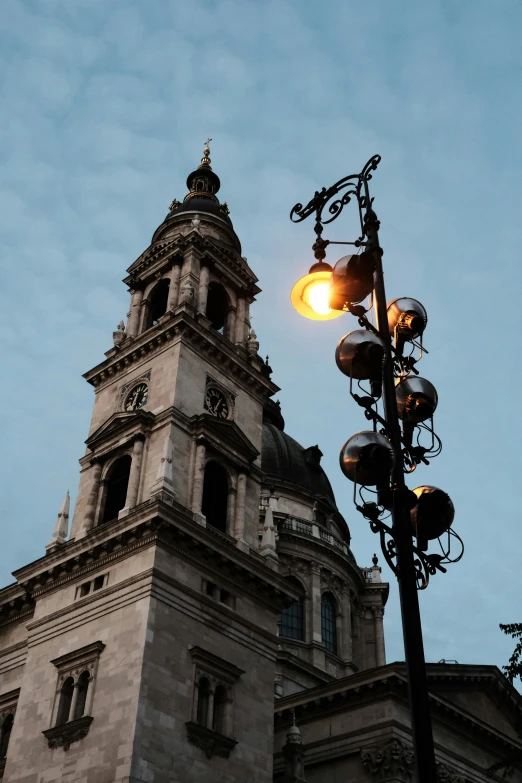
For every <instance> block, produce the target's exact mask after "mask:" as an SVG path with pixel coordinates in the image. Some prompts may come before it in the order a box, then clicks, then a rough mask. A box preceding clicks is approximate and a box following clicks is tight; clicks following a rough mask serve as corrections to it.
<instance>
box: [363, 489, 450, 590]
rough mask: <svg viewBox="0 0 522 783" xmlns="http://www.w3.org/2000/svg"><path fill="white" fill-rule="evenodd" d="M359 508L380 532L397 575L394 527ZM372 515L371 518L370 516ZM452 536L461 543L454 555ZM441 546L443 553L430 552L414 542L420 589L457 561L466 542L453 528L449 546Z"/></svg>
mask: <svg viewBox="0 0 522 783" xmlns="http://www.w3.org/2000/svg"><path fill="white" fill-rule="evenodd" d="M372 506H373V504H372ZM357 509H358V510H359V511H360V512H361V513H362V514H363V515H365V516H367V519H369V522H370V530H371V531H372V532H373V533H378V535H379V539H380V544H381V551H382V553H383V555H384V559H385V560H386V563H387V564H388V566H389V567H390V569H391V570H392V571H393V573H394V574H395V576H397V570H398V569H397V548H396V544H395V538H394V535H393V530H392V528H391V527H390V526H389V525H387V524H386V523H385V522H383V521H382V520H381V519H378V518H377V516H376V514H375V513H371V514H369V515H366V514H365V509H364V506H357ZM370 516H371V518H369V517H370ZM441 538H442V536H441ZM452 538H454V539H456V540H457V541H458V542H459V544H460V551H459V552H458V554H457V555H456V556H454V557H451V556H450V555H451V539H452ZM439 542H440V539H439ZM440 546H441V551H442V554H438V553H437V552H433V553H432V554H428V553H427V552H424V551H423V550H422V549H420V547H418V546H416V545H415V544H413V555H414V567H415V578H416V580H417V589H418V590H425V589H426V587H427V586H428V584H429V581H430V576H435V574H436V573H437V571H440V572H441V573H443V574H445V573H446V568H445V567H444V566H445V565H447V564H448V563H457V562H458V561H459V560H460V559H461V557H462V556H463V554H464V543H463V541H462V539H461V537H460V536H459V535H458V534H457V533H456V532H455V531H454V530H453V529H452V528H450V529H449V530H448V544H447V546H446V547H443V546H442V544H441V545H440Z"/></svg>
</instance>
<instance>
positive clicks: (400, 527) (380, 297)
mask: <svg viewBox="0 0 522 783" xmlns="http://www.w3.org/2000/svg"><path fill="white" fill-rule="evenodd" d="M364 184H365V189H366V190H367V183H366V182H365V183H364ZM366 204H367V206H366V215H365V230H366V236H367V238H368V246H367V249H368V250H369V251H373V255H374V258H375V272H374V283H373V284H374V292H373V297H374V303H375V313H376V322H377V323H376V325H377V329H378V330H379V334H380V336H381V338H382V340H383V342H384V345H385V360H384V367H383V391H382V397H383V403H384V415H385V419H386V424H387V434H388V438H389V440H390V442H391V445H392V446H393V450H394V452H395V467H394V470H393V474H392V481H393V507H392V512H391V514H392V521H393V524H392V529H393V537H394V540H395V547H396V551H397V580H398V583H399V595H400V601H401V615H402V632H403V637H404V653H405V658H406V670H407V674H408V688H409V695H410V706H411V729H412V736H413V749H414V753H415V764H416V768H417V778H418V782H419V783H436V780H437V774H436V770H435V752H434V748H433V732H432V726H431V716H430V707H429V700H428V683H427V678H426V662H425V660H424V645H423V642H422V626H421V617H420V610H419V597H418V594H417V582H416V578H415V566H414V560H413V540H412V530H411V522H410V509H409V507H408V505H407V499H406V483H405V481H404V473H403V468H402V442H401V429H400V424H399V417H398V413H397V399H396V396H395V382H394V377H393V359H392V352H391V337H390V332H389V329H388V314H387V308H386V293H385V290H384V275H383V270H382V249H381V247H380V245H379V221H378V220H377V216H376V214H375V212H374V211H373V209H372V208H371V206H369V205H370V204H371V201H370V199H369V195H368V193H367V198H366Z"/></svg>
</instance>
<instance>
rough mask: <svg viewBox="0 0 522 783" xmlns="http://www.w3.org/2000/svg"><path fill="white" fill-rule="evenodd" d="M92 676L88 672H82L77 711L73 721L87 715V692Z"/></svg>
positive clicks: (79, 682) (79, 681)
mask: <svg viewBox="0 0 522 783" xmlns="http://www.w3.org/2000/svg"><path fill="white" fill-rule="evenodd" d="M89 680H90V674H89V672H88V671H85V672H82V673H81V674H80V677H79V679H78V686H77V687H78V697H77V699H76V709H75V710H74V715H73V716H72V718H73V720H75V719H76V718H81V717H82V716H83V714H84V713H85V702H86V701H87V691H88V690H89Z"/></svg>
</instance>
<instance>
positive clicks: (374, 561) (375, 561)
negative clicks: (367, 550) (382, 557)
mask: <svg viewBox="0 0 522 783" xmlns="http://www.w3.org/2000/svg"><path fill="white" fill-rule="evenodd" d="M378 562H379V558H378V557H377V555H376V554H374V556H373V557H372V563H373V564H374V566H375V565H377V563H378Z"/></svg>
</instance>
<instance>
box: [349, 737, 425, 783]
mask: <svg viewBox="0 0 522 783" xmlns="http://www.w3.org/2000/svg"><path fill="white" fill-rule="evenodd" d="M361 759H362V763H363V767H364V769H365V770H367V771H368V772H369V773H370V775H371V779H372V781H386V780H393V781H396V780H400V781H403V782H404V783H408V782H409V781H411V779H412V774H413V770H414V769H415V762H414V758H413V753H412V751H411V750H410V749H409V748H408V747H407V746H406V745H404V744H403V743H402V742H400V741H399V740H395V739H394V740H391V741H389V742H386V743H384V744H383V745H378V746H375V747H372V748H367V749H366V750H361Z"/></svg>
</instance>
